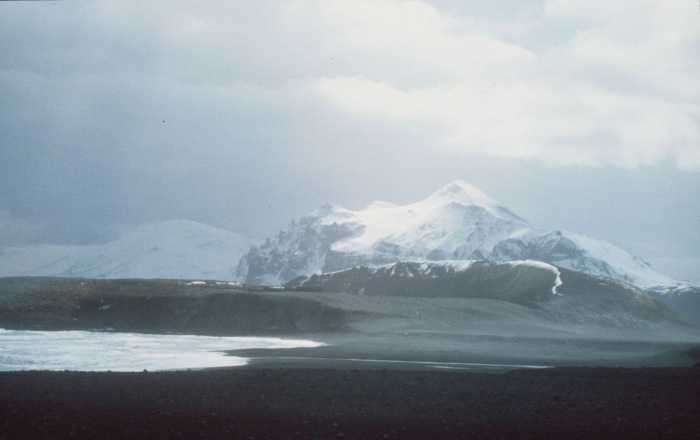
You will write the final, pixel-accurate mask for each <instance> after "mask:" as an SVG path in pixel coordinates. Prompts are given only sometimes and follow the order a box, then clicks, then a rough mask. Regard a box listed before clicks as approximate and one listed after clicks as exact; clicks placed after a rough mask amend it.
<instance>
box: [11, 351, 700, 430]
mask: <svg viewBox="0 0 700 440" xmlns="http://www.w3.org/2000/svg"><path fill="white" fill-rule="evenodd" d="M386 367H387V368H374V369H343V368H285V367H277V368H267V367H264V366H261V365H252V366H249V367H244V368H230V369H216V370H201V371H180V372H142V373H85V372H82V373H80V372H6V373H0V415H1V416H0V420H2V421H0V438H2V439H30V438H42V439H50V438H56V439H62V438H100V439H111V438H113V439H124V438H144V439H146V438H148V439H173V438H207V439H212V438H235V439H237V438H257V439H261V438H279V439H284V438H308V439H310V438H323V439H330V438H336V439H346V438H378V439H384V438H430V439H437V438H455V439H465V438H674V439H684V438H685V439H696V438H698V435H699V434H700V368H656V369H654V368H651V369H624V368H555V369H546V370H515V371H510V372H507V373H503V374H486V373H472V372H456V371H449V370H445V371H439V370H434V371H397V370H393V369H391V368H390V365H386Z"/></svg>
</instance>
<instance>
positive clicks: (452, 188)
mask: <svg viewBox="0 0 700 440" xmlns="http://www.w3.org/2000/svg"><path fill="white" fill-rule="evenodd" d="M451 204H452V205H459V206H465V207H466V206H472V207H477V208H481V209H483V210H485V211H486V212H488V213H489V214H490V215H491V216H493V217H495V218H498V219H500V220H505V221H509V222H515V223H521V224H523V225H528V222H527V221H526V220H524V219H523V218H521V217H519V216H517V215H515V214H514V213H512V212H511V211H510V210H509V209H508V208H506V207H504V206H502V205H501V204H499V203H498V202H497V201H495V200H494V199H492V198H491V197H489V196H488V195H487V194H486V193H485V192H483V191H481V190H480V189H479V188H477V187H475V186H474V185H472V184H470V183H468V182H467V181H465V180H455V181H454V182H451V183H449V184H447V185H445V186H443V187H442V188H440V189H439V190H437V191H435V192H434V193H433V194H431V195H430V196H428V198H426V199H425V200H422V201H420V202H418V203H416V205H421V206H426V207H427V206H430V207H444V206H447V205H451Z"/></svg>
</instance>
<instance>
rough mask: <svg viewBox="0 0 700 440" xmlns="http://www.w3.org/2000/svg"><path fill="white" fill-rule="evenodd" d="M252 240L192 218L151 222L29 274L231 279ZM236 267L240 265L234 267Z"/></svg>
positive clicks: (86, 276) (85, 276) (87, 276)
mask: <svg viewBox="0 0 700 440" xmlns="http://www.w3.org/2000/svg"><path fill="white" fill-rule="evenodd" d="M249 247H250V242H249V241H248V240H247V239H245V238H243V237H242V236H240V235H239V234H236V233H233V232H229V231H226V230H223V229H218V228H214V227H212V226H208V225H205V224H202V223H197V222H194V221H190V220H172V221H165V222H158V223H151V224H148V225H144V226H141V227H138V228H136V229H134V230H132V231H130V232H127V233H125V234H124V235H122V237H120V238H119V239H117V240H115V241H112V242H110V243H107V244H105V245H103V246H99V247H97V248H93V249H90V250H88V251H85V252H80V253H77V254H72V255H69V256H67V257H64V258H61V259H58V260H56V261H54V262H52V263H50V264H48V265H46V266H43V267H41V268H39V269H36V270H33V271H31V272H30V273H26V274H25V275H42V276H67V277H84V278H181V279H193V278H195V279H196V278H202V279H219V280H221V279H228V278H230V277H231V271H232V270H233V268H232V261H236V260H237V259H239V258H240V257H241V256H242V255H243V254H244V253H245V252H246V251H247V250H248V249H249ZM233 264H235V263H233Z"/></svg>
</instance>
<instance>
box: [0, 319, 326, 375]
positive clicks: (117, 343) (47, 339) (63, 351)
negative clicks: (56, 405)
mask: <svg viewBox="0 0 700 440" xmlns="http://www.w3.org/2000/svg"><path fill="white" fill-rule="evenodd" d="M321 345H324V344H322V343H319V342H314V341H308V340H300V339H281V338H258V337H215V336H194V335H151V334H140V333H107V332H89V331H24V330H4V329H0V371H16V370H75V371H143V370H151V371H153V370H180V369H188V368H211V367H232V366H241V365H245V364H246V363H247V362H248V359H246V358H242V357H235V356H226V355H225V353H223V351H224V350H237V349H246V348H294V347H318V346H321Z"/></svg>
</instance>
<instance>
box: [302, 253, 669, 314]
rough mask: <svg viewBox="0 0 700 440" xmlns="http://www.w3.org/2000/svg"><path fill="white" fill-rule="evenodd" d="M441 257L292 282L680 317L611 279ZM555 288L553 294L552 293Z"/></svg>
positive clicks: (555, 309) (563, 310)
mask: <svg viewBox="0 0 700 440" xmlns="http://www.w3.org/2000/svg"><path fill="white" fill-rule="evenodd" d="M457 267H458V265H457V266H455V265H453V264H451V263H445V262H400V263H396V264H391V265H387V266H382V267H379V268H370V267H366V266H360V267H355V268H353V269H348V270H344V271H339V272H334V273H329V274H321V275H312V276H311V277H309V278H298V279H296V280H293V283H291V284H290V285H292V286H300V287H301V288H305V287H312V286H313V287H320V288H322V289H323V290H326V291H335V292H343V293H349V294H359V295H367V296H375V295H386V296H402V297H455V298H483V299H492V300H501V301H507V302H511V303H515V304H521V305H526V306H529V307H535V308H538V309H541V310H546V311H548V312H550V313H552V314H553V315H554V316H556V317H558V318H559V319H563V320H566V321H567V322H572V323H586V322H588V323H591V322H595V323H599V324H606V323H607V324H613V325H615V326H632V327H634V326H641V327H644V326H645V325H647V324H649V323H650V322H658V321H672V322H677V321H679V318H678V316H677V315H676V314H674V313H673V312H672V311H671V310H669V309H668V308H667V307H666V306H665V305H664V304H662V303H661V302H659V301H658V300H656V299H655V298H654V297H653V296H651V295H650V294H648V293H646V292H645V291H643V290H641V289H639V288H636V287H634V286H632V285H630V284H626V283H623V282H621V281H617V280H613V279H610V278H600V277H593V276H590V275H586V274H583V273H580V272H575V271H571V270H567V269H563V268H556V269H555V270H556V271H557V272H558V273H559V277H560V281H561V283H562V284H561V285H559V286H556V287H555V284H557V283H556V281H557V280H556V278H557V273H556V272H555V271H553V270H549V269H547V268H545V267H541V266H539V265H537V264H534V265H529V264H511V263H494V262H488V261H477V262H474V263H472V264H470V265H469V266H468V267H466V268H462V269H458V268H457ZM553 289H556V290H555V291H556V293H553Z"/></svg>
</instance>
